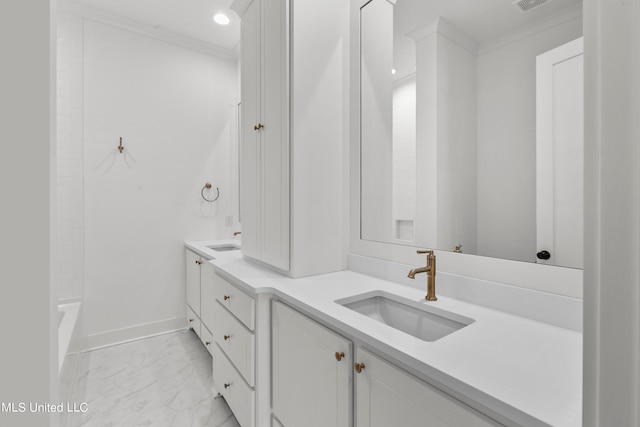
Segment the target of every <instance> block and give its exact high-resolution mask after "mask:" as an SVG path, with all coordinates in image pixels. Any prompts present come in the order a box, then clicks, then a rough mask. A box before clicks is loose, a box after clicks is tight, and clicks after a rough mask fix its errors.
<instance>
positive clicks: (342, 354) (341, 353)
mask: <svg viewBox="0 0 640 427" xmlns="http://www.w3.org/2000/svg"><path fill="white" fill-rule="evenodd" d="M343 357H344V353H343V352H342V351H336V360H337V361H338V362H339V361H341V360H342V358H343Z"/></svg>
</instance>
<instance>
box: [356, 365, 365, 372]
mask: <svg viewBox="0 0 640 427" xmlns="http://www.w3.org/2000/svg"><path fill="white" fill-rule="evenodd" d="M355 368H356V372H357V373H360V372H362V371H364V363H356V365H355Z"/></svg>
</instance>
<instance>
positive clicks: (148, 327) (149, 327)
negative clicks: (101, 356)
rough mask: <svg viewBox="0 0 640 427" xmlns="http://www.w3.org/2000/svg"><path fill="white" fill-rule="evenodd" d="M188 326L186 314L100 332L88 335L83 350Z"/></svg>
mask: <svg viewBox="0 0 640 427" xmlns="http://www.w3.org/2000/svg"><path fill="white" fill-rule="evenodd" d="M186 328H187V319H186V318H185V317H184V316H180V317H174V318H170V319H164V320H158V321H155V322H149V323H143V324H140V325H135V326H129V327H127V328H122V329H114V330H111V331H106V332H100V333H97V334H91V335H88V336H87V337H86V338H85V340H84V343H83V345H82V351H83V352H87V351H92V350H97V349H100V348H104V347H110V346H112V345H116V344H123V343H126V342H130V341H137V340H139V339H143V338H148V337H152V336H155V335H162V334H166V333H169V332H175V331H180V330H183V329H186Z"/></svg>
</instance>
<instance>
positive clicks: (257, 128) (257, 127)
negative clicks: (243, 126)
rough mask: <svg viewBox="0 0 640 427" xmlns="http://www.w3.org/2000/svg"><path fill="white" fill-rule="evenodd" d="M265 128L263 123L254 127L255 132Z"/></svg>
mask: <svg viewBox="0 0 640 427" xmlns="http://www.w3.org/2000/svg"><path fill="white" fill-rule="evenodd" d="M263 127H264V125H263V124H262V123H258V124H257V125H255V126H254V127H253V130H260V129H262V128H263Z"/></svg>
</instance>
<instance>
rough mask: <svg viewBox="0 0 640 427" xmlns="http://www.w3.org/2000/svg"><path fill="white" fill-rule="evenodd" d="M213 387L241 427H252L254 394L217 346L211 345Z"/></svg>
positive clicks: (253, 423) (253, 421)
mask: <svg viewBox="0 0 640 427" xmlns="http://www.w3.org/2000/svg"><path fill="white" fill-rule="evenodd" d="M213 386H214V388H215V389H216V391H218V392H219V393H220V394H222V395H223V396H224V398H225V400H226V401H227V403H228V404H229V407H230V408H231V410H232V411H233V415H235V417H236V419H237V420H238V423H240V425H241V426H242V427H253V426H254V425H255V419H254V402H255V392H254V391H253V390H252V389H251V388H250V387H249V386H248V385H247V383H245V382H244V380H243V379H242V377H241V376H240V374H239V373H238V371H236V370H235V368H234V367H233V366H232V365H231V362H229V360H228V359H227V356H225V355H224V353H223V352H222V350H221V349H220V347H218V345H217V344H213Z"/></svg>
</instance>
